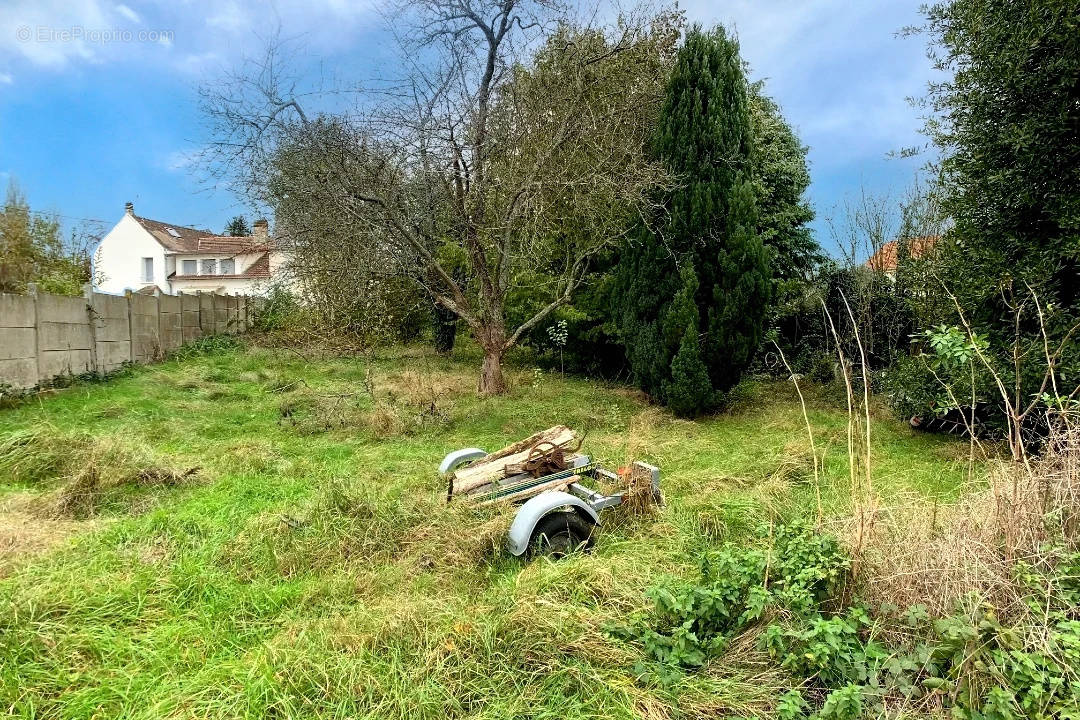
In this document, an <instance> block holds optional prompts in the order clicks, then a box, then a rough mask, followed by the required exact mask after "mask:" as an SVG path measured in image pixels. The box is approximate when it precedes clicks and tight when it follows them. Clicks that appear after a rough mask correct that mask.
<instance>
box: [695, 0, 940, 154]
mask: <svg viewBox="0 0 1080 720" xmlns="http://www.w3.org/2000/svg"><path fill="white" fill-rule="evenodd" d="M684 7H685V8H686V10H687V14H688V17H689V20H690V21H691V22H695V21H697V22H701V23H703V24H706V25H709V24H713V23H717V22H720V23H723V24H725V25H726V26H728V27H729V28H733V29H734V30H735V31H736V32H737V34H738V36H739V41H740V45H741V49H742V54H743V57H744V58H746V59H747V60H748V61H749V63H750V65H751V69H752V72H753V75H754V77H756V78H760V77H764V78H768V82H767V85H766V90H767V92H769V93H770V94H771V95H773V96H774V97H776V99H777V100H778V101H779V102H780V104H781V105H782V107H783V108H784V112H785V114H786V115H787V117H788V119H789V120H790V121H791V122H792V123H793V124H794V125H795V126H796V127H797V128H798V129H799V131H800V134H801V135H802V138H803V141H804V142H806V143H808V144H809V145H810V146H811V150H812V151H814V150H818V151H823V153H824V156H825V157H827V158H828V161H829V162H836V161H841V162H842V161H844V160H845V159H847V160H854V159H856V158H867V157H878V158H880V157H882V156H884V154H885V153H887V152H888V151H890V150H894V149H897V148H900V147H903V146H905V145H909V144H911V143H912V142H914V141H915V138H916V137H917V131H918V129H919V127H920V126H921V121H920V120H919V118H918V113H917V112H916V111H915V110H914V109H912V108H911V107H909V106H908V105H907V103H906V102H905V100H904V98H905V97H908V96H918V95H920V94H922V92H923V91H924V90H925V85H926V82H927V80H928V79H929V78H930V77H931V76H932V70H931V67H930V63H929V61H928V60H927V59H926V57H925V53H924V50H923V45H922V41H920V40H918V39H898V38H897V37H896V33H897V31H899V30H900V29H901V28H902V27H903V26H905V25H909V24H914V23H918V22H919V15H918V2H917V1H916V0H911V1H910V2H893V3H887V4H885V3H881V4H879V3H851V2H849V1H848V0H804V1H803V2H798V3H792V2H784V1H782V0H729V1H728V2H724V3H722V4H721V3H716V2H713V1H712V0H689V2H688V3H685V4H684Z"/></svg>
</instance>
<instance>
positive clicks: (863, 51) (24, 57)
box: [0, 0, 933, 249]
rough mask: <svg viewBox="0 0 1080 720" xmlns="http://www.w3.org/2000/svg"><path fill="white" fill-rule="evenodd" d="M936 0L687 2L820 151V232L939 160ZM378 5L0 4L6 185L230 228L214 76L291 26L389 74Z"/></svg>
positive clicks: (229, 1) (242, 0) (325, 63)
mask: <svg viewBox="0 0 1080 720" xmlns="http://www.w3.org/2000/svg"><path fill="white" fill-rule="evenodd" d="M922 1H923V0H887V1H885V2H878V1H873V0H729V1H726V0H682V1H681V2H680V7H681V8H683V9H684V10H685V11H686V13H687V18H688V20H689V21H690V22H691V23H701V24H703V25H706V26H709V25H713V24H716V23H723V24H725V25H726V26H727V27H729V28H731V29H734V30H735V31H736V33H737V34H738V36H739V40H740V43H741V47H742V54H743V57H744V58H745V59H746V60H747V61H748V62H749V63H750V66H751V75H752V78H753V79H761V78H764V79H765V80H766V88H767V92H768V93H769V94H770V95H772V96H773V97H774V98H775V99H776V100H777V101H778V102H779V104H780V106H781V107H782V109H783V112H784V114H785V116H786V117H787V119H788V120H789V122H790V123H791V124H792V125H793V126H794V127H795V128H796V130H797V132H798V134H799V136H800V137H801V138H802V141H803V142H804V143H805V144H806V145H808V146H809V148H810V151H809V161H810V174H811V178H812V184H811V187H810V190H809V198H810V200H811V202H812V204H813V205H814V208H815V210H816V211H817V214H818V218H817V220H815V222H814V229H815V234H816V235H817V237H818V240H819V242H821V243H822V245H823V246H824V247H826V248H827V249H831V247H832V243H831V238H830V233H829V231H828V225H829V224H828V222H827V219H828V218H829V217H830V216H838V209H837V208H838V206H839V205H841V204H842V203H843V202H844V200H845V198H854V197H855V196H856V195H857V194H858V193H859V192H860V190H861V188H864V187H865V188H867V189H869V190H871V191H873V192H877V193H890V194H893V195H896V196H899V195H900V194H901V193H902V192H903V190H904V188H905V187H907V186H908V185H909V184H910V183H911V181H912V180H913V178H914V177H915V174H916V173H917V171H918V170H919V168H920V167H921V166H922V165H923V164H924V163H925V158H907V159H893V158H890V157H889V154H890V152H892V151H896V150H899V149H902V148H907V147H912V146H922V145H924V144H925V139H924V138H923V137H922V136H921V135H920V134H919V129H920V128H921V126H922V119H921V117H920V114H921V111H919V110H917V109H915V108H914V107H912V106H911V105H910V104H909V103H908V102H907V98H909V97H913V96H920V95H922V94H923V92H924V90H925V87H926V84H927V82H928V81H929V80H930V79H931V78H932V77H933V71H932V69H931V66H930V62H929V60H927V58H926V52H925V45H924V40H923V39H922V38H919V37H908V38H900V37H897V31H899V30H900V29H901V28H902V27H904V26H907V25H912V24H917V23H918V22H919V19H920V17H919V13H918V6H919V4H920V3H921V2H922ZM377 2H378V0H212V1H208V0H125V2H123V3H118V2H114V1H113V0H0V186H5V187H6V185H7V183H8V181H9V179H11V178H15V179H16V180H17V182H18V184H19V186H20V188H21V189H22V191H23V192H24V193H25V195H26V196H27V198H28V200H29V201H30V204H31V206H32V208H33V209H34V210H38V211H49V212H54V213H57V214H59V215H60V216H61V217H62V218H63V219H64V220H65V222H67V223H72V224H74V223H77V222H78V221H79V219H83V218H85V219H91V220H98V221H101V222H102V223H103V224H104V225H105V226H106V227H108V226H111V225H112V224H113V223H114V222H116V221H117V220H119V219H120V217H121V215H122V213H123V207H124V203H125V202H128V201H131V202H133V203H134V204H135V209H136V213H137V214H139V215H143V216H146V217H151V218H154V219H157V220H162V221H165V222H170V223H174V224H177V225H186V226H192V227H198V228H208V229H211V230H213V231H217V232H220V231H221V230H223V228H224V225H225V223H226V222H227V221H228V219H229V218H230V217H232V216H233V215H236V214H244V215H247V216H248V218H249V220H250V219H252V218H253V217H254V215H255V214H257V212H258V211H257V209H255V208H252V207H249V206H248V205H246V204H245V203H244V201H243V200H242V199H241V198H238V197H236V196H234V195H232V194H230V193H229V192H227V191H226V190H223V189H220V188H215V187H213V185H212V184H210V183H208V182H207V181H206V178H205V173H201V172H200V168H199V167H198V166H197V164H195V163H193V162H192V160H191V158H192V157H193V155H194V154H195V153H197V151H198V150H199V148H201V147H202V146H203V145H204V144H205V142H206V130H205V125H204V123H203V120H202V118H201V116H200V112H199V108H198V88H199V87H200V86H202V85H204V84H206V83H208V82H212V81H213V80H214V79H215V78H219V77H221V75H222V73H224V72H227V71H228V70H230V69H234V68H236V67H238V65H239V63H241V62H242V61H243V59H244V58H245V57H257V56H259V55H260V54H261V52H262V50H263V49H264V47H265V44H266V42H267V41H268V40H269V39H270V38H272V37H273V36H274V35H275V34H278V33H280V34H281V35H285V36H288V37H290V38H295V39H296V43H297V45H298V46H301V47H303V48H304V49H303V50H302V52H301V54H302V55H303V57H302V58H301V63H302V65H303V66H304V67H305V68H307V69H308V71H310V72H312V73H315V72H317V73H318V74H319V75H320V76H321V77H334V78H341V79H345V80H349V79H356V80H361V79H365V78H371V77H377V76H378V75H379V74H380V72H381V70H380V69H381V68H387V67H390V64H392V63H393V46H392V42H391V38H390V35H389V33H388V32H387V29H386V25H385V22H384V19H383V16H382V15H381V14H380V13H379V12H378V8H377V4H376V3H377Z"/></svg>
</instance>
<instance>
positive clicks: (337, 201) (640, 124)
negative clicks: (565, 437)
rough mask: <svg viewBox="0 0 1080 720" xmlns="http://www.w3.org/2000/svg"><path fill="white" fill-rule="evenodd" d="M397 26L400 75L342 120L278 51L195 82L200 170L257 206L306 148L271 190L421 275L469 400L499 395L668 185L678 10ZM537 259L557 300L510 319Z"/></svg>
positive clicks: (501, 3)
mask: <svg viewBox="0 0 1080 720" xmlns="http://www.w3.org/2000/svg"><path fill="white" fill-rule="evenodd" d="M391 20H392V27H393V28H394V29H395V31H396V33H397V35H398V36H399V37H401V38H405V39H403V40H402V42H401V49H402V55H401V64H402V67H404V68H406V69H407V71H408V72H407V73H406V76H405V77H404V78H403V79H401V81H399V82H395V83H384V84H382V85H378V86H375V87H374V88H369V89H364V90H360V91H356V92H357V95H356V103H355V106H354V107H352V108H351V109H350V110H349V111H341V110H336V111H335V112H333V113H330V112H326V111H322V112H320V111H317V110H315V109H312V108H315V107H319V106H320V105H321V106H323V107H325V104H326V102H327V94H326V93H313V92H303V91H301V89H300V86H299V83H297V82H296V81H295V80H294V79H292V78H290V77H289V76H288V74H287V73H286V72H285V69H286V67H287V66H288V58H287V57H286V56H285V54H284V52H283V46H282V45H281V44H276V45H274V46H272V47H271V48H270V49H269V51H268V53H267V55H266V57H265V58H264V59H263V60H262V61H260V62H258V63H255V64H252V65H249V66H248V67H246V68H245V69H244V70H243V71H242V72H240V73H237V74H235V75H233V76H231V77H230V78H227V79H226V81H225V82H223V83H222V84H221V85H219V86H216V87H213V88H207V89H206V90H204V92H203V104H204V107H205V110H206V113H207V117H208V118H209V120H210V122H211V129H212V132H213V142H212V144H211V146H210V152H209V154H208V156H207V158H206V160H207V162H208V163H209V164H210V166H211V167H213V168H214V169H215V170H216V171H217V172H218V173H219V174H220V175H222V176H227V177H229V178H230V179H231V180H232V181H233V182H236V183H238V184H239V186H240V187H241V189H243V190H244V191H245V192H247V193H248V194H250V195H252V196H256V197H258V198H260V199H261V200H262V201H264V202H265V201H267V200H268V199H269V197H270V196H269V192H268V188H267V183H266V179H267V172H266V170H267V168H270V167H272V166H273V161H274V158H275V156H276V155H277V154H278V153H280V152H281V150H282V148H302V149H303V150H304V152H305V156H306V157H307V158H308V159H309V161H310V169H309V173H308V174H307V178H308V182H304V183H299V184H297V186H295V187H286V188H282V187H278V188H276V189H275V190H274V191H275V192H276V193H278V197H280V193H282V192H285V193H289V192H299V193H303V194H304V197H305V201H307V202H312V203H322V204H325V205H327V206H331V207H333V208H334V209H335V212H338V213H340V214H341V216H342V217H345V218H348V219H349V220H350V221H351V228H350V229H351V230H352V231H353V233H354V237H355V238H356V242H357V243H367V244H368V246H369V247H376V246H378V247H379V248H380V249H381V251H382V250H385V251H386V252H388V253H390V254H391V255H393V257H394V258H395V262H397V263H398V264H399V266H402V267H406V266H415V267H416V268H417V270H416V271H415V272H414V275H415V277H416V278H417V280H418V281H419V282H421V283H422V284H424V286H425V287H426V288H427V290H428V291H429V292H430V293H431V294H432V296H433V297H434V298H435V299H436V300H437V302H438V303H439V304H440V305H442V306H443V307H445V308H447V309H449V310H451V311H453V312H454V313H456V314H457V315H458V316H459V317H460V318H461V319H462V320H463V321H464V322H465V323H466V324H467V325H468V326H469V328H470V329H471V330H472V332H473V334H474V336H475V337H476V339H477V341H478V342H479V344H480V345H481V347H482V348H483V350H484V361H483V367H482V370H481V374H480V380H479V391H480V392H482V393H485V394H491V393H499V392H502V391H504V390H505V388H506V383H505V380H504V378H503V373H502V359H503V356H504V354H505V353H506V351H507V350H509V349H510V348H511V347H513V346H514V345H515V344H516V343H517V342H518V340H519V339H520V338H521V337H522V335H523V334H524V333H525V332H527V331H528V330H529V329H530V328H532V327H534V326H535V325H536V324H537V323H539V322H540V321H541V320H543V318H544V317H545V316H547V315H548V314H549V313H550V312H551V311H552V310H554V309H555V308H556V307H558V306H559V305H560V304H562V303H565V302H567V301H568V300H569V299H570V297H571V295H572V294H573V292H574V290H575V289H576V288H577V287H578V286H579V284H580V283H581V282H582V278H583V277H584V275H585V273H586V271H587V269H588V265H589V262H590V259H591V258H592V257H593V256H594V255H595V254H596V253H597V252H599V251H600V250H601V249H602V248H604V247H605V246H607V245H609V244H610V243H612V242H614V241H616V240H618V239H619V237H620V236H621V235H622V233H623V232H625V230H626V229H627V228H628V227H630V226H631V224H632V220H633V219H634V217H635V216H636V215H639V214H642V210H643V208H644V207H645V205H646V204H647V202H648V198H649V196H650V193H651V191H652V190H653V189H654V188H657V187H659V186H663V185H664V184H666V183H668V182H669V178H668V177H667V174H666V173H665V171H664V170H663V168H662V167H661V166H660V165H659V164H658V163H656V162H653V161H651V160H650V159H649V155H648V153H647V152H646V146H647V143H648V140H649V134H650V129H651V127H652V124H653V119H654V118H655V116H656V113H657V112H658V111H659V105H660V102H661V99H662V94H663V80H664V77H665V75H666V72H665V70H666V67H667V65H668V64H670V62H671V60H672V58H673V56H674V47H675V44H676V42H677V39H678V36H679V34H680V31H681V25H682V15H681V13H678V12H677V11H671V10H668V11H663V12H660V13H647V12H645V11H642V10H639V11H636V12H633V13H629V14H625V15H621V16H620V20H619V21H618V22H617V23H615V24H614V25H612V26H609V27H601V26H598V25H597V24H596V23H595V22H592V21H588V20H582V19H575V18H571V17H570V16H569V14H568V12H567V11H566V10H565V9H563V8H561V7H559V6H558V5H557V4H556V3H555V2H552V0H416V1H414V2H408V3H403V4H402V5H401V6H400V7H399V8H398V9H397V11H396V12H395V13H394V14H393V15H392V16H391ZM340 97H345V96H339V98H338V99H340ZM538 266H543V267H544V268H545V269H546V270H547V277H548V281H547V288H546V290H547V292H548V293H549V297H550V302H549V303H548V304H547V305H546V306H545V307H543V308H542V309H540V310H539V311H538V312H537V313H536V314H534V315H533V316H532V317H530V318H528V319H527V320H525V321H524V322H522V323H521V324H520V325H519V326H518V327H516V328H511V327H508V326H507V322H506V314H505V310H506V307H505V303H506V297H507V293H508V291H509V290H510V289H511V288H512V287H513V286H514V282H515V278H516V277H518V275H519V274H520V273H522V272H523V271H527V270H534V269H535V268H536V267H538ZM462 268H463V269H464V272H461V269H462Z"/></svg>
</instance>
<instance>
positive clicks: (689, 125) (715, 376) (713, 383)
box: [618, 28, 770, 415]
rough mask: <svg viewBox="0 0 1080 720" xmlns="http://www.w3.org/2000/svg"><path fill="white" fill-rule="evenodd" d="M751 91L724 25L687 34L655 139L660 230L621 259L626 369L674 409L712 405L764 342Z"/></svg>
mask: <svg viewBox="0 0 1080 720" xmlns="http://www.w3.org/2000/svg"><path fill="white" fill-rule="evenodd" d="M749 93H750V88H749V87H748V83H747V81H746V77H745V75H744V73H743V62H742V60H741V59H740V57H739V45H738V42H737V41H736V40H735V39H734V38H733V37H729V36H728V35H727V34H726V33H725V32H724V30H723V29H721V28H717V29H715V30H713V31H711V32H704V31H702V30H701V29H700V28H695V29H693V30H692V31H690V33H689V34H688V35H687V38H686V42H685V43H684V45H683V47H682V49H681V50H680V51H679V55H678V58H677V60H676V65H675V69H674V70H673V72H672V75H671V78H670V80H669V82H668V87H667V97H666V100H665V103H664V107H663V110H662V114H661V119H660V124H659V128H658V131H657V139H656V147H655V150H656V153H657V155H658V156H659V158H660V159H661V160H663V161H664V162H665V164H666V165H667V166H668V168H669V169H670V170H671V171H672V172H673V173H674V174H675V175H677V176H678V177H679V179H680V183H679V185H678V187H677V188H676V189H674V190H673V191H671V192H670V193H668V194H667V195H666V196H665V197H664V198H662V199H661V200H662V205H663V207H664V209H665V210H666V213H665V215H664V217H663V218H661V219H660V222H659V223H657V224H658V225H659V227H656V228H642V229H641V231H640V232H639V233H637V235H636V237H635V238H634V239H633V240H632V241H631V242H629V243H628V244H627V247H626V248H624V251H623V261H622V263H621V265H620V270H619V274H620V279H619V288H620V292H619V293H618V302H619V307H620V309H621V322H620V326H621V330H622V336H623V339H624V342H625V343H626V347H627V359H628V361H629V363H630V367H631V368H632V370H633V371H634V376H635V378H636V380H637V382H638V383H639V384H640V386H641V388H642V389H643V390H645V391H646V392H647V393H649V394H650V395H652V396H653V397H655V398H656V399H657V400H660V401H661V402H664V403H667V404H669V405H671V407H672V409H673V410H675V411H676V412H677V413H679V414H681V415H695V414H698V413H701V412H703V411H707V410H709V409H711V408H714V407H715V406H716V405H717V404H718V402H719V401H720V400H721V399H722V397H723V393H725V392H726V391H728V390H730V389H731V388H732V387H733V386H734V385H735V384H736V383H737V382H738V381H739V377H740V375H741V373H742V371H743V370H744V369H745V367H746V365H747V364H748V363H749V361H750V359H751V357H752V355H753V353H754V351H755V349H756V348H757V345H758V343H759V341H760V339H761V333H762V325H763V321H764V317H765V312H766V309H767V304H768V300H769V287H770V270H769V262H768V256H767V254H766V250H765V248H764V246H763V244H762V241H761V239H760V237H759V236H758V213H757V208H756V202H755V193H754V187H753V139H752V126H751V118H750V101H749ZM691 300H692V302H691ZM689 305H692V307H693V312H690V311H689V308H688V306H689Z"/></svg>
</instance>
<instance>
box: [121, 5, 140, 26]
mask: <svg viewBox="0 0 1080 720" xmlns="http://www.w3.org/2000/svg"><path fill="white" fill-rule="evenodd" d="M116 12H118V13H120V14H121V15H123V16H124V17H126V18H127V19H128V20H130V21H131V22H133V23H137V22H139V13H137V12H135V11H134V10H132V9H131V8H129V7H128V6H127V5H117V6H116Z"/></svg>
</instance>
